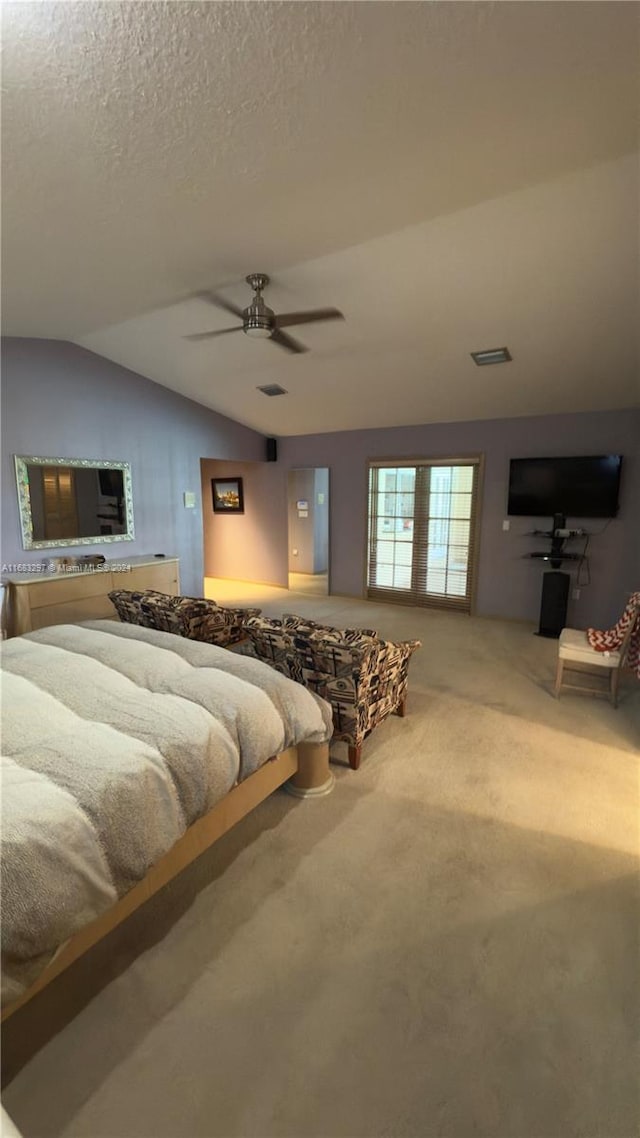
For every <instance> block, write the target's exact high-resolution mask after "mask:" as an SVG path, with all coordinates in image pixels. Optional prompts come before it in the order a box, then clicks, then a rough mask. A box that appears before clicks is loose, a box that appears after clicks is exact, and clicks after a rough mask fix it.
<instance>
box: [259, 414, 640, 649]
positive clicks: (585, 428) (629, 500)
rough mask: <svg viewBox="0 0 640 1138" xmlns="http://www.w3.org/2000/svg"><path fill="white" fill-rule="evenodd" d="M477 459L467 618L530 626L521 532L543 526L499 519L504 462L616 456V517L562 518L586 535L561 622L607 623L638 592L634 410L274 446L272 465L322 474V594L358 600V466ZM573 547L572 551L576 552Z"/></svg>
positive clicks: (302, 439)
mask: <svg viewBox="0 0 640 1138" xmlns="http://www.w3.org/2000/svg"><path fill="white" fill-rule="evenodd" d="M479 452H482V453H484V455H485V477H484V492H483V502H482V528H481V542H480V563H479V579H478V592H477V606H476V611H477V613H478V614H479V615H481V616H498V617H506V618H515V619H524V620H531V621H536V620H537V618H538V613H539V605H540V588H541V573H542V569H541V566H540V564H539V563H536V562H535V561H531V560H526V559H524V557H523V554H525V553H527V552H528V551H529V550H532V549H536V548H540V545H539V543H537V542H536V541H535V540H534V539H532V538H528V537H526V536H525V534H526V531H527V530H531V529H534V528H547V527H548V525H549V523H550V521H551V519H550V518H540V519H535V518H512V519H511V529H510V531H509V532H508V533H503V531H502V521H503V519H504V518H505V517H506V508H507V482H508V474H509V459H510V458H515V457H525V456H531V455H569V454H609V453H615V454H623V455H624V463H623V480H622V489H621V497H620V512H619V514H618V517H617V518H615V519H614V520H613V521H611V522H609V524H608V525H607V526H606V530H604V532H603V533H601V534H600V536H595V534H596V533H597V532H599V531H601V530H603V529H604V526H605V525H606V522H605V521H604V520H602V519H598V520H596V519H584V520H582V522H581V521H580V520H579V519H571V523H572V524H573V526H574V528H576V527H577V526H578V525H580V524H581V525H582V526H583V528H585V529H587V530H589V531H591V532H592V533H593V534H594V536H593V537H592V538H591V542H590V547H589V560H590V565H591V584H590V585H589V586H587V587H583V588H582V589H581V595H580V599H579V600H577V601H574V600H571V601H570V607H569V613H568V618H569V621H570V622H571V623H572V624H573V625H574V626H577V627H586V626H587V625H588V624H594V625H599V626H606V625H608V624H610V623H611V622H613V621H615V619H617V616H618V615H619V613H620V610H621V609H622V607H623V603H624V599H625V594H626V593H628V592H630V591H631V590H632V589H639V588H640V550H639V542H638V531H639V529H640V410H628V411H611V412H604V413H597V414H577V415H549V416H541V417H536V418H523V419H495V420H486V421H484V422H472V423H438V424H429V425H427V426H420V427H397V428H388V429H380V430H366V431H344V432H339V433H334V434H322V435H302V436H297V437H292V438H283V439H281V440H280V442H279V455H280V459H281V463H279V464H278V465H283V466H284V467H286V468H292V467H296V466H303V465H304V466H329V467H330V469H331V536H330V549H331V589H332V592H334V593H342V594H346V595H349V596H360V595H362V592H363V571H364V563H365V561H364V558H365V535H366V525H365V515H366V490H367V459H370V458H401V457H410V456H411V457H413V456H418V457H425V458H438V457H445V456H449V455H465V454H477V453H479ZM578 548H579V547H578Z"/></svg>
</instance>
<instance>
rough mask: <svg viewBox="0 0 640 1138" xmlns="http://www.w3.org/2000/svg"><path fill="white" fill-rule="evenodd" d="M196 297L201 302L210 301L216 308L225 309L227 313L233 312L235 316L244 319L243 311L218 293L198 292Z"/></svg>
mask: <svg viewBox="0 0 640 1138" xmlns="http://www.w3.org/2000/svg"><path fill="white" fill-rule="evenodd" d="M196 296H197V297H199V299H200V300H208V301H209V304H215V306H216V308H224V310H225V312H232V313H233V315H234V316H239V317H240V319H241V320H242V319H243V312H242V309H241V308H238V306H237V305H236V304H234V303H233V302H232V301H231V300H227V299H226V297H224V296H220V293H218V292H197V293H196Z"/></svg>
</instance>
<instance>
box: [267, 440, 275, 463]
mask: <svg viewBox="0 0 640 1138" xmlns="http://www.w3.org/2000/svg"><path fill="white" fill-rule="evenodd" d="M277 461H278V440H277V439H267V462H277Z"/></svg>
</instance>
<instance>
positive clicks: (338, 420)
mask: <svg viewBox="0 0 640 1138" xmlns="http://www.w3.org/2000/svg"><path fill="white" fill-rule="evenodd" d="M639 14H640V8H639V6H638V4H636V3H616V2H613V3H612V2H603V3H598V2H595V3H575V2H573V0H569V2H567V3H565V2H555V3H545V2H541V3H537V2H531V3H484V2H479V3H463V2H443V3H428V2H422V3H385V2H381V3H360V2H356V3H320V2H317V0H316V2H314V3H283V4H280V3H275V2H271V0H267V2H263V3H246V4H245V3H243V2H240V0H235V2H232V3H190V2H184V3H168V4H164V3H156V2H150V3H146V2H130V3H93V2H92V3H66V2H65V3H49V2H45V3H38V2H36V3H5V4H4V5H2V22H3V42H4V64H3V87H4V97H3V331H4V333H5V334H7V335H25V336H43V337H44V336H46V337H57V338H61V339H70V340H74V341H76V342H77V343H80V344H83V345H84V346H86V347H89V348H91V349H92V350H94V351H96V352H99V353H100V354H101V355H104V356H107V357H108V358H110V359H113V360H116V361H118V362H119V363H122V364H124V365H126V366H128V367H130V368H132V369H133V370H135V371H138V372H141V373H142V374H143V375H147V376H149V377H150V378H151V379H154V380H156V381H157V382H159V383H162V384H164V385H166V386H167V387H171V388H174V389H175V390H177V391H181V392H183V393H184V394H186V395H189V396H191V397H192V398H194V399H197V400H199V401H200V402H202V403H204V404H205V405H207V406H210V407H214V408H216V409H217V410H220V411H223V412H225V413H226V414H229V415H231V416H232V417H234V418H236V419H238V420H240V421H241V422H245V423H248V424H249V425H251V426H254V427H256V428H257V429H259V430H262V431H264V432H265V433H267V434H276V435H286V434H295V433H305V432H310V431H328V430H336V429H343V428H344V429H346V428H354V427H367V426H380V425H384V424H396V425H397V424H405V423H406V424H408V423H420V422H433V421H443V420H454V419H468V418H492V417H495V416H501V415H527V414H535V413H545V412H553V411H571V410H594V409H603V408H610V407H624V406H630V405H632V404H635V403H637V402H638V401H639V400H640V383H639V379H638V359H639V356H638V331H637V329H638V315H639V311H638V223H639V196H638V195H639V180H638V114H637V112H638V96H639V88H638V76H639V74H640V70H639V66H638V65H639V61H640V55H639V51H638V30H639V23H638V17H639ZM256 270H260V271H266V272H268V273H270V274H271V275H272V276H273V278H274V283H273V285H272V286H270V288H269V290H268V292H267V296H266V299H267V302H268V303H269V304H270V305H271V307H273V308H275V310H276V311H278V310H280V311H282V310H283V309H285V310H291V309H298V308H313V307H316V306H324V305H336V306H337V307H339V308H340V309H341V310H342V311H343V312H344V314H345V316H346V321H345V322H344V323H332V324H323V325H313V326H306V327H305V326H301V327H299V328H297V329H295V335H296V337H297V338H298V339H300V340H302V341H303V342H304V343H306V344H307V345H308V346H309V348H310V349H311V350H310V351H309V352H308V353H307V354H306V355H301V356H292V355H289V354H287V353H285V352H283V351H282V350H281V349H279V348H277V347H275V346H274V345H273V344H270V343H269V342H268V341H257V342H256V341H251V340H250V339H249V338H248V337H246V336H243V335H242V333H238V334H237V335H232V336H225V337H222V338H221V339H218V340H213V341H209V342H207V341H204V342H201V343H192V342H188V341H186V340H184V339H183V336H184V335H186V334H187V333H189V332H193V331H201V330H204V329H209V328H223V327H227V326H228V325H229V324H230V323H231V322H233V318H230V317H229V315H228V314H227V313H225V312H221V311H219V310H217V309H215V308H213V307H211V306H210V305H207V304H206V303H204V302H203V301H202V300H199V299H195V298H193V296H192V294H193V293H194V292H197V291H198V290H200V289H203V288H212V287H216V288H220V289H222V290H223V291H224V292H225V293H226V295H227V296H228V297H229V298H230V299H232V300H235V301H236V302H237V303H239V304H240V305H241V306H244V304H246V303H247V302H248V300H249V298H250V293H249V290H248V288H247V286H246V285H244V284H243V283H242V282H243V279H244V276H245V274H246V273H248V272H251V271H256ZM189 297H191V299H189ZM502 344H507V345H508V346H509V348H510V349H511V352H512V354H513V356H514V360H513V362H512V363H510V364H506V365H502V366H500V367H496V368H484V369H481V370H480V369H478V368H476V367H475V365H474V364H473V363H472V361H471V360H470V358H469V352H470V351H472V350H476V349H479V348H490V347H495V346H498V345H502ZM274 382H275V383H280V384H281V385H282V386H283V387H285V388H286V389H287V391H288V392H289V394H288V395H287V396H284V397H282V398H278V399H267V398H266V397H265V396H264V395H262V394H260V393H259V392H258V391H257V390H256V388H257V386H258V385H261V384H265V383H274Z"/></svg>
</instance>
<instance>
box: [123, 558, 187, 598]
mask: <svg viewBox="0 0 640 1138" xmlns="http://www.w3.org/2000/svg"><path fill="white" fill-rule="evenodd" d="M178 584H179V581H178V562H177V561H167V562H164V561H163V562H160V563H159V564H158V565H137V566H135V567H134V568H132V569H130V570H129V572H128V573H114V574H113V588H114V589H136V590H138V589H155V590H156V591H157V592H158V593H169V594H170V595H171V596H173V597H175V596H177V594H178Z"/></svg>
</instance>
